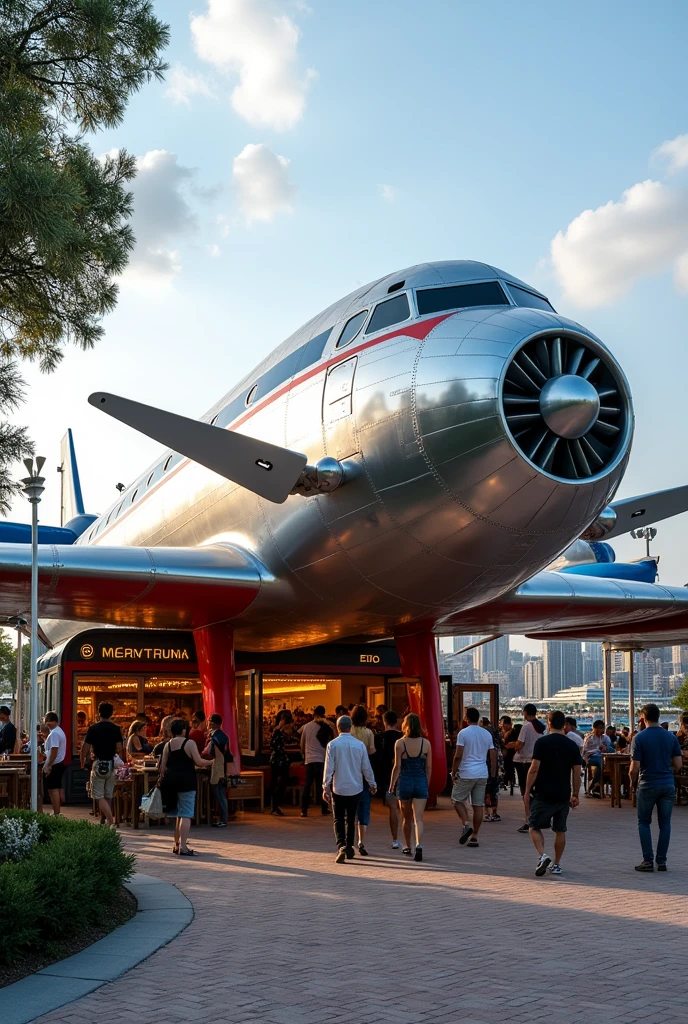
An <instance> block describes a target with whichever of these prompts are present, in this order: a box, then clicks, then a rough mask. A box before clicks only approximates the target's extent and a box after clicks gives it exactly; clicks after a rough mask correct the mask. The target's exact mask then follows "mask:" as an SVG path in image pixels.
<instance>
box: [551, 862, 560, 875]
mask: <svg viewBox="0 0 688 1024" xmlns="http://www.w3.org/2000/svg"><path fill="white" fill-rule="evenodd" d="M549 873H550V875H563V874H564V872H563V870H562V867H561V864H550V866H549Z"/></svg>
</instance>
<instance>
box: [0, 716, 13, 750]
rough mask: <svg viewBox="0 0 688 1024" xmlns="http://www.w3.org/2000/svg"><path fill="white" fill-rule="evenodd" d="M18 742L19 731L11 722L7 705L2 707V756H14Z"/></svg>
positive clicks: (0, 738) (0, 727)
mask: <svg viewBox="0 0 688 1024" xmlns="http://www.w3.org/2000/svg"><path fill="white" fill-rule="evenodd" d="M16 742H17V730H16V728H15V726H14V725H13V724H12V722H10V709H9V708H8V707H7V705H6V704H3V705H2V707H0V754H13V753H14V747H15V744H16Z"/></svg>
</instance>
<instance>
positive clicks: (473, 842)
mask: <svg viewBox="0 0 688 1024" xmlns="http://www.w3.org/2000/svg"><path fill="white" fill-rule="evenodd" d="M466 846H480V843H479V842H478V840H477V839H476V838H475V836H471V838H470V839H469V840H468V842H467V843H466Z"/></svg>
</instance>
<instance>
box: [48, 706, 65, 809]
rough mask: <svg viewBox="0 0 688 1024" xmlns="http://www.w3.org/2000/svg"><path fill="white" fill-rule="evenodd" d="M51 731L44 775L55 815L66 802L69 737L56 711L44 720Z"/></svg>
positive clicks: (50, 712)
mask: <svg viewBox="0 0 688 1024" xmlns="http://www.w3.org/2000/svg"><path fill="white" fill-rule="evenodd" d="M43 721H44V722H45V724H46V725H47V726H48V728H49V729H50V732H49V733H48V735H47V737H46V740H45V764H44V765H43V775H44V776H45V780H46V782H45V784H46V786H47V789H48V793H49V794H50V803H51V804H52V805H53V814H59V813H60V807H61V806H62V802H63V801H64V788H63V781H62V779H63V776H64V770H65V768H66V758H67V737H66V736H65V734H64V732H63V731H62V729H61V728H60V720H59V718H58V717H57V715H56V714H55V712H54V711H49V712H48V714H47V715H46V716H45V718H44V719H43Z"/></svg>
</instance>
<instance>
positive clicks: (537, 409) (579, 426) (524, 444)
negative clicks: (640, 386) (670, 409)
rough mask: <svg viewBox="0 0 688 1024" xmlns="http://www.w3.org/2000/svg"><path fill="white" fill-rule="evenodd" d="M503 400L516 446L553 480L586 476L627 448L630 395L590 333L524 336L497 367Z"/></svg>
mask: <svg viewBox="0 0 688 1024" xmlns="http://www.w3.org/2000/svg"><path fill="white" fill-rule="evenodd" d="M502 408H503V411H504V416H505V419H506V424H507V428H508V430H509V432H510V433H511V437H512V439H513V441H514V443H515V444H516V446H517V447H518V449H519V451H520V452H521V453H522V454H523V455H524V456H525V457H526V458H527V459H528V460H529V462H531V463H532V464H533V465H535V466H536V467H537V468H538V469H539V470H541V471H542V472H544V473H547V474H548V475H550V476H552V477H555V478H556V479H558V480H566V481H574V480H582V481H583V480H591V479H594V478H596V477H599V476H601V475H603V474H605V473H608V472H609V470H610V469H612V468H613V467H614V466H615V465H616V464H617V463H618V462H619V460H620V459H622V458H623V457H624V455H625V454H626V452H627V449H628V445H629V442H630V435H631V429H632V412H631V400H630V396H629V394H628V389H627V387H626V383H625V380H624V377H623V374H622V373H621V370H620V369H619V368H618V366H617V365H616V364H615V362H614V361H613V360H612V358H611V356H610V355H609V353H608V352H607V351H606V350H605V349H603V348H602V347H601V346H598V345H596V344H595V342H594V341H593V340H592V338H590V337H588V336H584V335H577V334H575V333H573V332H570V331H563V332H557V333H554V332H551V333H543V334H540V335H538V336H536V337H534V338H529V339H528V340H527V341H526V342H525V343H524V344H523V345H522V346H521V347H520V348H519V349H518V351H517V352H516V353H515V354H514V356H513V357H512V359H511V361H510V362H509V364H508V366H507V369H506V373H505V375H504V380H503V386H502Z"/></svg>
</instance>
